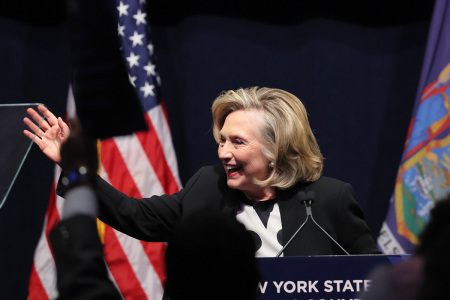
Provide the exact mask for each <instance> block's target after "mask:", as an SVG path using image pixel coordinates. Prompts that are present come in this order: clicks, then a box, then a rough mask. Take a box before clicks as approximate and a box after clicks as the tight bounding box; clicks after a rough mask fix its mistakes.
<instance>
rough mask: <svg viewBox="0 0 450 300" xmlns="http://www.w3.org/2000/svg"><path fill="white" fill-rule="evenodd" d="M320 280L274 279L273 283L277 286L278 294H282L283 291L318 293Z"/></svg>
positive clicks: (289, 292)
mask: <svg viewBox="0 0 450 300" xmlns="http://www.w3.org/2000/svg"><path fill="white" fill-rule="evenodd" d="M318 282H319V281H318V280H316V281H311V280H308V281H302V280H301V281H297V282H294V281H286V282H285V281H280V282H277V281H273V284H274V286H275V288H276V289H277V294H280V293H281V292H282V291H284V292H285V293H288V294H291V293H294V292H296V293H312V292H316V293H318V292H319V290H318V289H317V287H316V285H317V283H318Z"/></svg>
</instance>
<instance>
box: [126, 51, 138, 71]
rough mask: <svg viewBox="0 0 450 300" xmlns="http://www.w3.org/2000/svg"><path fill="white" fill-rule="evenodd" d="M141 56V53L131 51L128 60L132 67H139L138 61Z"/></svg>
mask: <svg viewBox="0 0 450 300" xmlns="http://www.w3.org/2000/svg"><path fill="white" fill-rule="evenodd" d="M139 58H140V56H139V55H135V54H134V53H133V51H131V52H130V56H128V57H127V61H128V63H129V64H130V69H131V68H132V67H133V66H136V67H139V62H138V60H139Z"/></svg>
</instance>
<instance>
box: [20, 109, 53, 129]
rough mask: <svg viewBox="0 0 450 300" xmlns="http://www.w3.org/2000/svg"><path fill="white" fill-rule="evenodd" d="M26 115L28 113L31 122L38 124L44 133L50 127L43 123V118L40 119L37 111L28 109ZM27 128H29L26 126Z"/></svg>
mask: <svg viewBox="0 0 450 300" xmlns="http://www.w3.org/2000/svg"><path fill="white" fill-rule="evenodd" d="M27 113H28V115H30V117H32V118H33V120H34V121H35V122H36V124H40V125H41V128H42V129H43V130H44V131H47V130H48V129H49V128H50V125H49V124H48V123H47V122H45V120H44V118H42V116H41V115H40V114H39V113H38V112H37V111H35V110H34V109H32V108H28V109H27ZM24 121H25V120H24ZM27 125H28V124H27ZM28 127H30V126H28ZM32 130H33V129H32Z"/></svg>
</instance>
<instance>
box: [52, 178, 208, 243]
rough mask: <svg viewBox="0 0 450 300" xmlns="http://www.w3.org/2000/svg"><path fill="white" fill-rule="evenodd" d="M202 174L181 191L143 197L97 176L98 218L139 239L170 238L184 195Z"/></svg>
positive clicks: (180, 210)
mask: <svg viewBox="0 0 450 300" xmlns="http://www.w3.org/2000/svg"><path fill="white" fill-rule="evenodd" d="M201 174H202V170H200V171H198V172H197V173H196V174H195V175H194V176H193V177H192V178H191V179H190V180H189V181H188V183H187V184H186V187H185V188H183V189H182V190H180V191H179V192H178V193H175V194H173V195H160V196H157V195H155V196H152V197H149V198H143V199H137V198H133V197H128V196H127V195H125V194H124V193H122V192H120V191H118V190H117V189H115V188H114V187H113V186H111V185H110V184H109V183H107V182H106V181H105V180H103V179H102V178H101V177H100V176H98V175H97V176H96V182H95V184H94V188H95V193H96V195H97V198H98V204H99V206H98V208H99V214H98V218H99V219H100V220H101V221H103V222H104V223H106V224H108V225H109V226H111V227H113V228H114V229H116V230H119V231H121V232H123V233H125V234H127V235H129V236H131V237H134V238H136V239H139V240H143V241H149V242H164V241H167V240H168V238H169V237H170V235H171V234H172V232H173V229H174V227H175V226H176V224H177V223H179V221H180V219H181V217H182V201H183V198H184V197H185V195H186V194H188V193H189V191H190V190H191V189H192V187H193V186H195V185H196V183H197V181H198V179H199V177H200V176H201ZM59 185H60V184H58V186H59Z"/></svg>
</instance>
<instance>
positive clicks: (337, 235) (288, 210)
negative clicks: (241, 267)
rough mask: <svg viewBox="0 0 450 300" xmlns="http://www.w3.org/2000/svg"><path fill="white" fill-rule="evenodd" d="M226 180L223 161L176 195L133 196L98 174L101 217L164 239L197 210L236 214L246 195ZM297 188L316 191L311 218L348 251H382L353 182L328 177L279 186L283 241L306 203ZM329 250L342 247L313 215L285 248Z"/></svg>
mask: <svg viewBox="0 0 450 300" xmlns="http://www.w3.org/2000/svg"><path fill="white" fill-rule="evenodd" d="M226 181H227V180H226V174H225V171H224V169H223V167H222V166H214V167H203V168H202V169H200V170H199V171H198V172H197V173H196V174H195V175H194V176H192V178H191V179H190V180H189V181H188V183H187V184H186V186H185V187H184V188H183V189H182V190H181V191H180V192H178V193H176V194H173V195H161V196H152V197H150V198H144V199H135V198H130V197H128V196H126V195H125V194H123V193H121V192H119V191H117V190H116V189H115V188H113V187H112V186H111V185H109V184H108V183H107V182H105V181H104V180H102V179H101V178H100V177H98V178H97V182H96V193H97V196H98V198H99V212H100V213H99V218H100V219H101V220H102V221H103V222H105V223H106V224H108V225H110V226H112V227H113V228H115V229H117V230H119V231H121V232H123V233H125V234H127V235H130V236H132V237H134V238H137V239H140V240H144V241H151V242H157V241H158V242H161V241H167V240H168V239H169V237H170V236H171V234H172V232H173V230H174V228H175V226H176V225H177V224H178V223H179V222H180V220H181V219H182V218H183V217H186V216H188V215H190V214H192V213H194V212H197V211H199V210H202V209H215V210H218V211H221V212H225V213H229V214H236V211H237V209H238V208H239V206H240V202H241V201H240V200H241V199H242V197H245V196H244V194H243V193H242V192H241V191H239V190H233V189H230V188H229V187H228V186H227V183H226ZM300 191H305V192H308V191H314V192H315V195H316V196H315V200H314V203H313V205H312V215H313V217H314V219H315V220H316V221H317V223H318V224H319V225H320V226H322V227H323V228H324V229H325V230H326V231H327V232H328V233H329V234H330V235H331V236H332V237H333V238H334V239H335V240H336V241H337V242H338V243H339V244H340V245H341V246H342V247H344V249H346V250H347V251H348V252H349V253H350V254H374V253H380V252H379V250H378V249H377V246H376V243H375V241H374V239H373V238H372V236H371V234H370V230H369V228H368V226H367V224H366V223H365V221H364V216H363V212H362V210H361V208H360V207H359V205H358V204H357V202H356V201H355V196H354V192H353V189H352V187H351V185H350V184H348V183H344V182H342V181H339V180H336V179H332V178H328V177H321V178H320V179H319V180H317V181H315V182H313V183H302V182H300V183H298V184H296V185H295V186H294V187H292V188H290V189H288V190H283V191H281V190H279V191H277V199H278V205H279V208H280V214H281V221H282V227H283V242H284V244H286V242H287V241H288V240H289V239H290V238H291V236H292V235H293V234H294V233H295V232H296V231H297V229H298V228H299V227H300V225H301V224H302V223H303V221H304V220H305V218H306V210H305V206H304V205H303V204H302V203H301V202H300V200H299V198H298V192H300ZM332 254H343V252H342V250H340V249H339V247H338V246H336V245H335V244H334V243H333V242H332V241H331V240H330V238H329V237H327V236H326V235H325V234H324V233H323V232H322V231H321V230H320V229H319V228H318V227H317V226H316V225H315V224H314V223H313V222H312V221H311V220H310V221H308V222H307V224H306V225H305V227H304V228H303V229H302V230H301V232H300V233H299V234H298V235H297V236H296V238H295V239H294V240H293V241H292V243H291V244H290V245H289V246H288V247H287V248H286V249H285V251H284V256H299V255H332Z"/></svg>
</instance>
